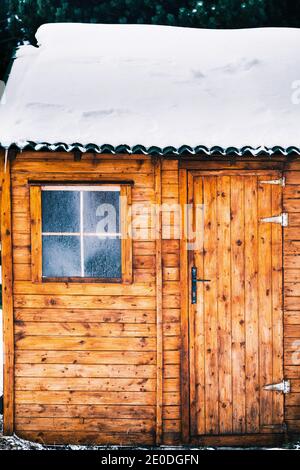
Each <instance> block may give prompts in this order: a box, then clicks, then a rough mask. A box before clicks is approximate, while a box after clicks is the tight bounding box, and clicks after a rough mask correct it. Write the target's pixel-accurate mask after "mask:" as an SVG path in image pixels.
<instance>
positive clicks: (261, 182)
mask: <svg viewBox="0 0 300 470" xmlns="http://www.w3.org/2000/svg"><path fill="white" fill-rule="evenodd" d="M259 183H260V184H278V185H279V186H282V187H284V186H285V177H284V176H283V177H282V178H279V179H278V180H269V181H260V182H259Z"/></svg>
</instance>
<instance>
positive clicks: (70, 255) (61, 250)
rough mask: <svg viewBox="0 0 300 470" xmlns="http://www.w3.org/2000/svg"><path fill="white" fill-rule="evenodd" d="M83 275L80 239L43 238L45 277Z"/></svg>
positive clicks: (66, 237) (72, 237) (76, 237)
mask: <svg viewBox="0 0 300 470" xmlns="http://www.w3.org/2000/svg"><path fill="white" fill-rule="evenodd" d="M80 275H81V263H80V237H78V236H61V235H59V236H51V235H50V236H45V235H44V236H43V276H45V277H73V276H74V277H75V276H80Z"/></svg>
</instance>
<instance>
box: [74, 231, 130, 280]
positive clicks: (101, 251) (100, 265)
mask: <svg viewBox="0 0 300 470" xmlns="http://www.w3.org/2000/svg"><path fill="white" fill-rule="evenodd" d="M83 251H84V274H85V277H99V278H109V279H113V278H117V279H120V278H121V277H122V270H121V240H120V238H100V237H93V236H92V237H84V250H83Z"/></svg>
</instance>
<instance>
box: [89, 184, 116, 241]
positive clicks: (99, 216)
mask: <svg viewBox="0 0 300 470" xmlns="http://www.w3.org/2000/svg"><path fill="white" fill-rule="evenodd" d="M119 206H120V192H119V191H85V192H84V193H83V231H84V232H87V233H107V232H110V233H119Z"/></svg>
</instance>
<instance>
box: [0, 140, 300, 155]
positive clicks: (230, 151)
mask: <svg viewBox="0 0 300 470" xmlns="http://www.w3.org/2000/svg"><path fill="white" fill-rule="evenodd" d="M0 148H2V149H5V148H4V147H3V146H1V144H0ZM9 148H10V149H16V150H19V151H26V150H27V151H28V150H34V151H39V152H41V151H53V152H61V151H63V152H72V151H74V150H79V151H80V152H82V153H86V152H93V153H99V154H101V153H111V154H118V153H126V154H129V155H130V154H141V153H142V154H144V155H161V156H166V155H178V156H180V155H191V156H192V155H197V154H199V153H205V154H206V155H207V156H214V155H219V156H220V155H222V156H227V155H236V156H244V155H252V156H255V157H256V156H261V155H269V156H272V155H274V154H281V155H284V156H287V155H291V154H293V153H294V154H295V153H297V154H298V155H300V147H295V146H291V147H288V148H284V147H281V146H280V145H278V146H274V147H271V148H270V147H264V146H261V147H256V148H254V147H251V146H245V147H242V148H237V147H234V146H232V147H227V148H223V147H221V146H217V145H216V146H213V147H206V146H204V145H198V146H196V147H190V146H189V145H182V146H181V147H179V148H176V147H173V146H168V147H164V148H161V147H157V146H151V147H145V146H144V145H139V144H138V145H134V146H130V145H126V144H124V145H118V146H116V147H115V146H113V145H110V144H103V145H100V146H99V145H95V144H87V145H82V144H80V143H74V144H66V143H63V142H57V143H56V144H50V143H47V142H43V143H36V142H26V143H24V144H23V145H22V146H19V145H17V144H12V145H11V146H10V147H9Z"/></svg>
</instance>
